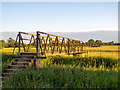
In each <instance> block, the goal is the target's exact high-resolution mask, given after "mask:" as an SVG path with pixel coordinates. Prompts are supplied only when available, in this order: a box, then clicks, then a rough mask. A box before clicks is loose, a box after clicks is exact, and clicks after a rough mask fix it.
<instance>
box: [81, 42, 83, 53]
mask: <svg viewBox="0 0 120 90" xmlns="http://www.w3.org/2000/svg"><path fill="white" fill-rule="evenodd" d="M81 51H83V42H82V48H81Z"/></svg>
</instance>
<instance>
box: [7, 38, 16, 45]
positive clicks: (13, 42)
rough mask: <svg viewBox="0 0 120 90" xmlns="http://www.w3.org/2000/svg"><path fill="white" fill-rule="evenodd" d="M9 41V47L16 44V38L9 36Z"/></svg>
mask: <svg viewBox="0 0 120 90" xmlns="http://www.w3.org/2000/svg"><path fill="white" fill-rule="evenodd" d="M7 41H8V46H9V47H14V46H15V40H14V39H12V38H9V39H8V40H7Z"/></svg>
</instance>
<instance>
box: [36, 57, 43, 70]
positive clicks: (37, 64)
mask: <svg viewBox="0 0 120 90" xmlns="http://www.w3.org/2000/svg"><path fill="white" fill-rule="evenodd" d="M36 67H37V68H41V67H42V65H41V59H36Z"/></svg>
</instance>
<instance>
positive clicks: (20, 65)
mask: <svg viewBox="0 0 120 90" xmlns="http://www.w3.org/2000/svg"><path fill="white" fill-rule="evenodd" d="M10 66H17V67H18V66H21V67H22V66H25V67H27V66H28V65H10Z"/></svg>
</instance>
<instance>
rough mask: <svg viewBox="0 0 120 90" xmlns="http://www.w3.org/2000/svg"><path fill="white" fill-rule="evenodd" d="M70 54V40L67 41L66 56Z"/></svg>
mask: <svg viewBox="0 0 120 90" xmlns="http://www.w3.org/2000/svg"><path fill="white" fill-rule="evenodd" d="M69 54H70V39H68V55H69Z"/></svg>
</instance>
